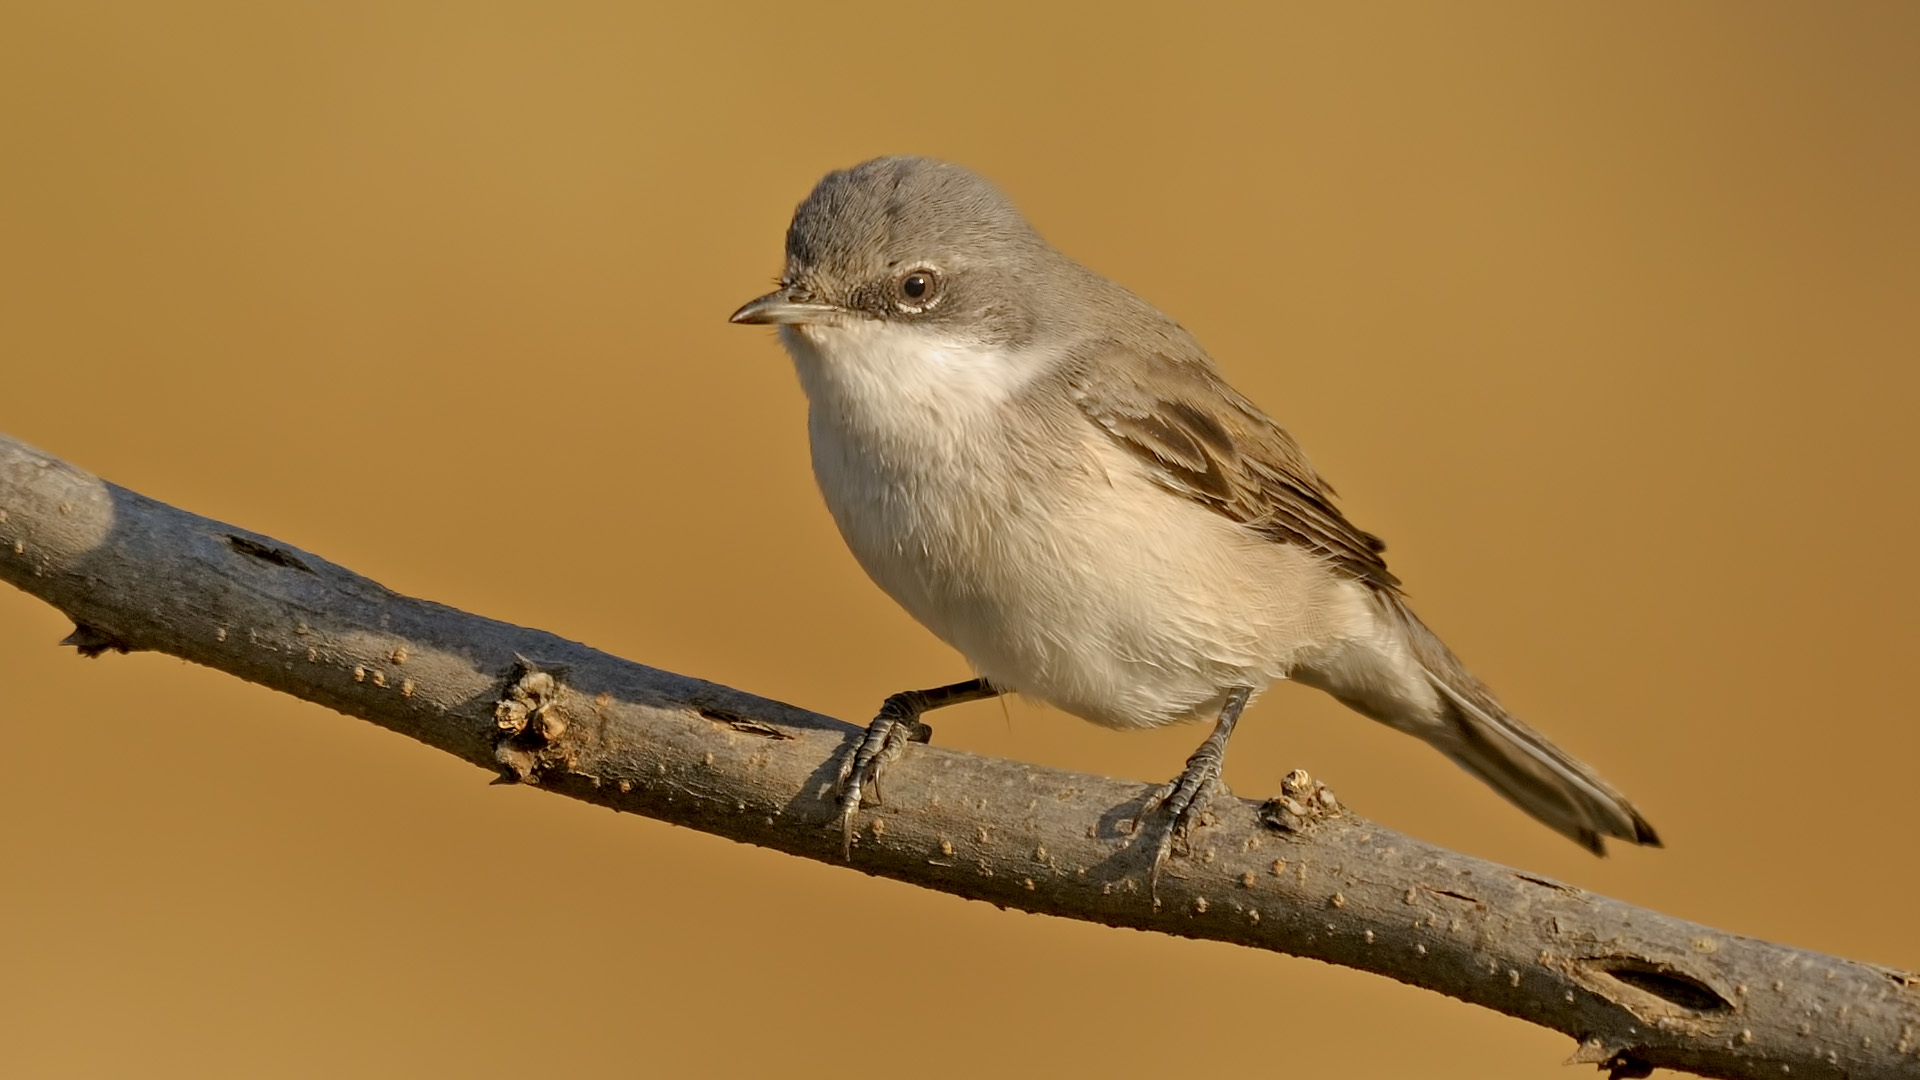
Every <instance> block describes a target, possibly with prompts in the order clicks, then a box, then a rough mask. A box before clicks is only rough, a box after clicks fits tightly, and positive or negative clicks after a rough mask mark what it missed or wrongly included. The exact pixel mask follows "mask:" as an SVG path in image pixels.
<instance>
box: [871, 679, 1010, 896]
mask: <svg viewBox="0 0 1920 1080" xmlns="http://www.w3.org/2000/svg"><path fill="white" fill-rule="evenodd" d="M999 693H1000V691H998V690H995V689H994V688H993V687H991V686H989V685H987V682H986V680H984V679H968V680H967V681H966V682H962V683H954V684H953V685H951V686H940V687H935V688H934V689H932V690H908V691H905V692H904V693H899V694H895V695H893V696H892V697H890V698H888V699H887V700H886V701H884V702H882V703H881V705H880V715H878V716H876V717H874V718H873V723H871V724H868V725H867V730H866V734H864V735H862V736H861V737H860V741H859V742H857V743H855V744H854V745H853V746H852V748H850V749H849V750H848V751H847V753H846V754H845V755H844V756H843V757H841V759H840V770H839V774H838V776H837V777H836V778H835V779H834V784H833V790H834V794H835V796H836V797H837V798H838V799H839V800H840V854H841V856H842V857H843V858H845V859H847V860H848V861H849V862H851V861H852V859H853V833H854V824H855V816H856V815H857V814H859V813H860V807H861V805H862V803H864V802H867V801H872V802H875V803H878V802H880V801H881V800H880V773H881V770H882V769H884V768H885V767H886V766H887V765H889V764H891V763H892V762H893V761H894V759H896V758H898V757H899V756H900V753H901V751H902V750H904V749H906V745H907V744H908V743H910V742H921V743H923V742H931V741H932V740H933V728H932V727H931V726H930V725H928V724H927V723H926V722H925V721H923V720H921V719H920V714H921V713H924V712H926V711H927V710H928V709H940V708H945V707H946V706H948V705H959V704H961V703H963V702H968V701H980V700H982V699H984V698H990V697H994V696H995V695H997V694H999ZM869 790H871V792H872V794H871V796H870V798H869V797H866V793H867V792H868V791H869Z"/></svg>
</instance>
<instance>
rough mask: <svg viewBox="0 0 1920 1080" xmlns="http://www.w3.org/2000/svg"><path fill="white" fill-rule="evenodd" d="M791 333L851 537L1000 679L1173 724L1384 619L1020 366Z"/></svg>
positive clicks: (876, 573)
mask: <svg viewBox="0 0 1920 1080" xmlns="http://www.w3.org/2000/svg"><path fill="white" fill-rule="evenodd" d="M883 329H884V328H883ZM811 332H812V333H819V332H820V331H811ZM831 332H832V333H836V334H846V333H850V331H846V330H836V331H831ZM787 336H788V347H789V349H790V350H791V351H792V352H793V353H794V356H795V360H796V362H797V364H798V366H799V368H800V372H801V377H802V381H803V383H805V384H806V387H807V390H808V396H809V399H810V402H811V408H810V413H809V433H810V436H811V444H812V450H813V465H814V474H815V476H816V478H817V479H818V481H819V484H820V490H821V492H822V494H823V495H824V496H825V498H826V502H827V506H828V509H829V510H830V511H831V512H832V514H833V518H834V521H835V522H836V523H837V524H838V525H839V527H840V532H841V535H842V536H843V537H844V538H845V539H846V542H847V545H848V547H849V548H851V549H852V551H853V553H854V556H855V557H856V558H857V559H858V560H859V561H860V564H861V566H862V567H864V568H865V569H866V571H867V573H868V575H869V576H871V577H872V578H873V580H874V581H875V582H876V583H877V584H878V585H879V586H880V587H881V588H882V589H884V590H885V591H886V592H887V593H888V595H890V596H892V597H893V599H894V600H895V601H897V602H898V603H899V604H900V605H901V606H903V607H904V608H906V609H907V611H908V612H909V613H910V614H912V615H913V616H914V618H916V619H918V620H919V621H920V622H921V623H922V624H924V625H925V626H926V627H927V628H928V629H929V630H932V631H933V632H934V633H935V634H937V635H939V637H940V638H941V639H942V640H944V641H946V642H948V643H949V644H951V645H952V646H953V647H954V648H956V649H958V650H959V651H960V652H961V653H962V654H963V655H964V656H965V657H966V658H967V660H968V661H969V662H970V663H971V664H972V665H973V667H974V668H975V670H976V671H978V672H979V674H980V675H982V676H983V677H985V678H986V679H987V680H988V681H989V682H991V683H993V684H994V685H995V686H998V687H1000V688H1002V689H1007V690H1012V691H1015V692H1018V693H1021V694H1026V695H1030V696H1033V697H1036V698H1039V699H1040V700H1043V701H1046V702H1048V703H1050V704H1053V705H1056V706H1058V707H1059V708H1061V709H1064V710H1066V711H1068V712H1071V713H1074V714H1075V715H1078V716H1081V717H1084V718H1085V719H1088V720H1091V721H1094V722H1096V723H1100V724H1105V725H1109V726H1113V727H1151V726H1158V725H1161V724H1166V723H1172V722H1175V721H1179V720H1185V719H1191V718H1194V717H1196V716H1203V715H1206V716H1210V715H1211V714H1212V712H1213V710H1214V709H1216V708H1217V707H1218V705H1219V703H1220V701H1221V699H1222V698H1223V697H1224V695H1225V693H1226V691H1228V690H1229V689H1232V688H1234V687H1238V686H1248V687H1252V688H1254V689H1255V690H1258V689H1261V688H1263V687H1265V686H1266V685H1267V684H1268V683H1269V682H1271V681H1273V680H1274V679H1277V678H1283V677H1285V676H1286V675H1287V673H1288V672H1289V670H1291V668H1292V667H1293V665H1294V663H1295V662H1296V660H1298V659H1299V658H1300V657H1301V656H1302V654H1304V653H1307V652H1310V651H1312V650H1314V649H1315V648H1317V647H1319V646H1322V645H1325V644H1327V643H1329V642H1330V641H1334V640H1338V639H1340V638H1343V637H1346V636H1350V635H1352V634H1354V633H1356V632H1362V631H1364V629H1365V628H1366V626H1368V625H1370V622H1371V616H1370V614H1369V613H1368V608H1367V605H1366V601H1365V598H1364V595H1363V593H1362V591H1361V590H1360V589H1359V588H1358V587H1356V586H1354V585H1352V584H1351V583H1349V582H1345V581H1342V580H1341V579H1339V578H1338V577H1337V576H1335V575H1333V574H1330V573H1329V572H1327V570H1326V569H1325V568H1323V567H1320V566H1318V565H1317V564H1316V563H1315V562H1314V560H1313V558H1312V556H1310V555H1307V554H1304V553H1302V552H1300V551H1299V550H1297V549H1294V548H1290V547H1285V546H1282V545H1278V544H1274V543H1271V542H1269V541H1266V540H1263V539H1261V538H1259V537H1256V536H1253V535H1251V534H1249V533H1247V532H1246V531H1245V530H1243V529H1242V528H1241V527H1240V526H1238V525H1236V524H1234V523H1233V522H1231V521H1229V520H1227V519H1226V518H1224V517H1221V516H1220V515H1218V514H1216V513H1214V512H1212V511H1210V510H1208V509H1206V508H1204V507H1202V506H1199V505H1196V504H1194V503H1191V502H1188V501H1186V500H1184V499H1181V498H1179V497H1177V496H1174V495H1172V494H1171V493H1169V492H1166V491H1164V490H1162V489H1160V488H1158V487H1155V486H1153V485H1152V484H1151V482H1150V481H1149V480H1148V479H1147V478H1146V477H1145V475H1144V474H1143V473H1142V471H1141V469H1140V467H1139V465H1138V464H1137V463H1136V462H1135V461H1134V460H1133V459H1132V458H1131V457H1130V456H1129V455H1127V453H1126V452H1125V451H1124V450H1122V449H1121V448H1120V447H1119V446H1117V445H1116V444H1114V443H1113V442H1112V441H1111V440H1110V438H1109V437H1108V436H1107V435H1106V434H1105V433H1103V432H1100V431H1099V430H1098V429H1096V428H1094V427H1093V426H1092V425H1091V424H1090V423H1087V422H1086V421H1084V420H1081V419H1080V418H1079V417H1078V416H1077V415H1064V416H1060V417H1056V418H1055V420H1054V421H1053V422H1042V421H1041V420H1039V419H1037V418H1035V414H1032V413H1031V412H1028V413H1023V414H1013V413H1012V410H1015V409H1029V410H1030V409H1031V405H1029V404H1026V403H1023V402H1021V401H1020V400H1019V399H1018V398H1017V397H1016V394H1017V392H1018V390H1019V389H1020V386H1021V385H1022V382H1021V379H1020V378H1019V373H1018V372H1009V371H1008V370H1006V369H1005V368H1004V367H998V368H996V367H992V366H988V365H990V363H991V362H990V361H988V360H983V358H981V357H977V356H976V357H971V358H966V357H962V358H959V359H957V360H956V361H955V362H954V363H953V364H949V365H947V366H946V369H945V370H944V371H942V372H937V373H936V375H937V377H933V378H922V379H916V378H913V377H911V373H912V372H915V371H921V370H922V367H911V368H905V371H904V372H903V367H905V365H903V363H902V361H901V358H900V357H899V356H898V355H897V349H896V348H895V347H892V343H889V342H886V341H884V340H883V341H880V342H877V343H875V342H871V341H869V342H867V343H866V344H867V345H868V347H867V348H864V349H859V348H849V347H847V344H846V343H845V342H836V343H834V349H833V352H832V355H831V357H830V358H827V357H823V356H821V355H820V354H819V353H818V352H816V351H815V350H814V347H813V346H812V343H811V342H809V341H808V340H806V339H805V338H804V337H801V336H800V335H799V334H798V333H793V332H790V333H789V334H788V335H787ZM923 358H924V353H920V354H916V359H923ZM967 364H980V365H982V366H983V369H984V373H983V374H980V375H979V376H978V377H975V376H973V375H972V374H969V373H967V371H966V365H967ZM827 365H831V367H830V368H829V367H828V366H827ZM923 366H924V365H923ZM956 370H959V371H960V372H961V375H960V376H958V377H956V376H955V374H954V372H955V371H956ZM1067 410H1068V412H1069V413H1070V411H1071V406H1067ZM1010 415H1021V416H1025V417H1026V418H1027V420H1026V422H1023V423H1010V421H1009V416H1010ZM1010 432H1013V433H1024V437H1022V435H1021V434H1010Z"/></svg>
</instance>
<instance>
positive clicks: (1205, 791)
mask: <svg viewBox="0 0 1920 1080" xmlns="http://www.w3.org/2000/svg"><path fill="white" fill-rule="evenodd" d="M1250 696H1252V691H1251V690H1249V689H1247V688H1245V687H1241V688H1238V689H1235V690H1232V691H1229V692H1228V694H1227V699H1226V702H1225V703H1224V704H1222V705H1221V707H1220V719H1219V720H1218V721H1217V722H1215V724H1214V726H1213V734H1211V735H1209V736H1207V741H1206V742H1203V743H1201V744H1200V749H1198V750H1195V751H1194V752H1193V756H1192V757H1190V758H1188V759H1187V767H1186V768H1184V769H1182V770H1181V771H1180V775H1179V776H1177V777H1175V778H1174V780H1173V783H1171V784H1168V785H1167V786H1165V787H1163V788H1161V789H1160V790H1159V791H1158V792H1156V793H1155V794H1154V796H1153V797H1152V798H1150V799H1148V800H1147V804H1146V806H1145V807H1144V808H1143V809H1142V810H1141V812H1140V816H1141V817H1142V818H1144V817H1146V816H1147V815H1149V814H1152V813H1155V812H1157V811H1159V810H1161V809H1165V810H1166V811H1167V827H1166V829H1165V830H1163V831H1162V832H1161V833H1160V838H1159V839H1158V840H1157V841H1155V842H1154V847H1153V866H1152V868H1151V869H1150V870H1148V871H1147V895H1149V896H1151V897H1152V898H1153V903H1154V906H1156V907H1158V906H1159V904H1160V872H1161V871H1162V870H1164V869H1165V868H1166V865H1167V861H1168V860H1169V859H1171V858H1172V857H1173V846H1174V844H1175V843H1176V842H1180V843H1184V842H1185V841H1186V839H1187V835H1188V834H1189V833H1191V832H1192V831H1193V825H1194V822H1196V821H1198V820H1200V817H1201V815H1203V814H1205V813H1206V810H1207V803H1208V802H1210V801H1211V800H1212V799H1213V790H1214V788H1215V787H1224V786H1225V785H1224V784H1222V783H1221V782H1220V767H1221V766H1222V765H1224V764H1225V763H1226V760H1227V740H1228V739H1230V738H1232V737H1233V728H1234V725H1235V724H1237V723H1239V722H1240V712H1241V710H1243V709H1245V708H1246V707H1247V699H1248V698H1249V697H1250Z"/></svg>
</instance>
